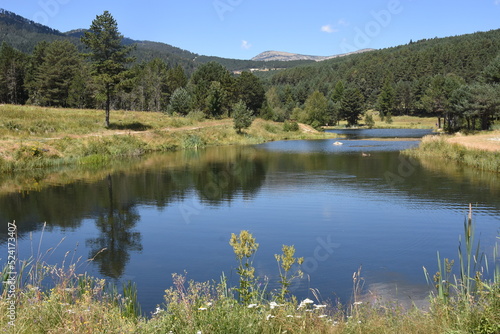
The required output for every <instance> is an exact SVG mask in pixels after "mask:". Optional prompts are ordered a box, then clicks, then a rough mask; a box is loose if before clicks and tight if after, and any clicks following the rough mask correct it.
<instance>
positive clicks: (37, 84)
mask: <svg viewBox="0 0 500 334" xmlns="http://www.w3.org/2000/svg"><path fill="white" fill-rule="evenodd" d="M0 14H1V15H0V16H2V15H3V16H5V15H6V14H5V13H0ZM9 15H10V16H9ZM9 15H7V16H8V17H9V18H10V19H11V21H12V20H13V23H12V24H11V26H12V27H16V26H17V25H19V24H21V23H22V22H21V21H22V20H21V21H19V20H20V19H19V18H18V17H16V16H15V15H14V16H13V15H12V14H9ZM107 15H109V19H112V17H111V15H110V14H109V13H107ZM2 22H3V23H2ZM2 22H0V23H2V24H5V22H6V21H5V20H4V21H2ZM20 22H21V23H20ZM24 23H25V24H26V22H24ZM21 25H22V24H21ZM113 25H114V26H113V29H114V30H115V34H116V36H117V43H118V44H117V45H121V46H120V48H126V49H130V50H129V51H127V54H129V56H131V57H130V59H132V58H135V62H129V61H128V60H127V61H125V60H124V62H123V63H120V62H116V65H117V66H118V67H117V68H116V69H118V68H120V71H118V72H119V73H118V72H117V73H114V72H115V70H116V69H113V66H111V67H110V68H108V71H109V73H108V74H105V73H104V74H103V73H98V72H100V71H101V70H102V68H103V67H102V66H105V67H109V65H110V63H109V62H108V63H107V60H106V59H101V61H102V62H101V63H100V64H101V65H99V64H98V63H96V62H95V61H91V59H90V58H91V57H90V54H89V53H88V52H89V49H88V45H85V43H83V39H82V37H83V36H85V34H87V33H88V32H89V31H84V30H80V31H73V32H70V33H68V34H67V35H65V37H64V36H63V37H61V36H59V35H58V34H56V33H54V32H50V31H48V32H47V33H51V36H58V37H61V39H56V40H54V41H50V42H47V41H41V42H39V43H37V44H36V46H35V47H34V48H33V51H32V52H30V53H27V52H22V51H19V50H18V49H16V48H14V47H12V46H11V45H10V44H9V43H6V42H5V41H4V42H3V43H2V46H1V48H0V103H14V104H33V105H40V106H52V107H70V108H99V109H102V108H105V109H106V111H107V114H108V111H109V108H114V109H124V110H144V111H163V112H169V113H176V114H179V115H187V114H188V113H190V112H199V113H200V114H201V113H202V114H203V115H204V116H206V117H221V116H224V115H226V116H230V115H231V112H232V111H233V109H235V106H236V104H237V103H238V102H240V101H241V102H243V103H244V104H245V106H246V107H247V108H248V109H249V112H251V114H252V115H253V116H260V117H262V118H265V119H272V120H276V121H284V120H289V119H293V120H297V121H300V122H304V123H308V124H311V125H313V126H315V127H321V126H323V125H331V124H335V123H337V122H339V121H341V120H345V121H347V124H348V125H349V126H352V125H356V124H358V122H359V121H360V120H361V119H362V118H363V116H364V115H366V116H365V123H370V122H372V121H371V120H370V119H369V118H368V117H371V114H372V113H370V114H366V111H367V110H375V111H378V112H379V114H380V117H381V118H382V119H385V120H387V121H390V119H391V116H392V115H417V116H421V115H434V116H436V117H437V118H438V120H437V121H438V122H439V126H440V127H441V126H442V127H444V128H445V129H446V130H448V131H456V130H460V129H463V128H467V129H470V130H475V129H488V128H490V126H491V124H492V123H493V121H494V120H495V118H498V117H499V105H500V102H499V96H500V89H499V87H500V30H494V31H489V32H481V33H475V34H470V35H464V36H457V37H449V38H442V39H437V38H436V39H431V40H422V41H418V42H415V43H414V42H410V43H409V44H408V45H404V46H399V47H395V48H389V49H384V50H378V51H371V52H366V53H362V54H354V55H350V56H346V57H340V58H335V59H330V60H326V61H323V62H318V63H314V64H309V65H302V66H297V67H294V68H291V69H288V70H283V71H279V72H277V73H276V74H274V75H270V74H269V73H268V74H267V75H266V79H265V80H263V79H259V78H258V77H256V76H255V75H254V74H252V73H250V72H243V74H241V75H239V76H235V75H233V74H232V73H231V72H230V70H228V68H227V66H224V65H222V64H221V63H220V60H221V59H222V58H210V57H203V56H200V57H195V58H192V59H188V58H185V57H186V56H189V57H192V56H195V55H194V54H191V53H189V52H188V51H185V50H181V49H178V48H173V47H171V48H173V51H172V52H171V53H169V56H165V54H164V53H163V50H164V48H165V45H164V44H161V43H152V42H140V43H139V44H138V45H137V44H132V42H133V41H131V40H127V39H124V38H123V36H121V35H120V34H119V33H118V30H117V26H116V22H115V21H114V20H113ZM35 28H36V29H35V30H37V29H42V28H40V27H38V26H37V27H35ZM23 29H25V28H23ZM25 30H26V29H25ZM90 31H92V29H90ZM18 33H19V32H18ZM41 36H44V35H41ZM75 40H77V41H78V42H75ZM132 45H135V47H132V48H130V46H132ZM86 47H87V48H86ZM107 47H111V46H110V45H108V46H107ZM98 49H99V48H96V50H98ZM174 49H175V50H174ZM82 52H87V55H85V54H82ZM138 55H140V56H139V57H138ZM138 59H139V60H138ZM180 59H182V61H181V60H180ZM211 59H215V60H216V61H209V60H211ZM225 61H230V60H227V59H226V60H225ZM186 62H187V63H189V64H188V65H186ZM238 62H243V61H237V60H234V61H232V62H230V65H231V66H230V67H235V66H238ZM254 63H255V64H254ZM259 63H260V62H248V63H247V65H248V64H252V65H258V64H259ZM281 63H283V62H278V63H276V64H269V65H270V67H272V66H276V67H278V66H280V64H281ZM291 65H292V63H288V65H287V66H291ZM103 75H104V76H103ZM106 75H111V77H112V80H111V81H109V80H110V78H111V77H110V78H108V79H106ZM106 81H107V82H108V83H107V85H110V84H111V86H112V87H111V86H110V87H108V89H103V85H106ZM111 88H112V89H111ZM104 92H106V93H104ZM111 93H112V94H111ZM104 95H106V96H104ZM240 106H241V105H240Z"/></svg>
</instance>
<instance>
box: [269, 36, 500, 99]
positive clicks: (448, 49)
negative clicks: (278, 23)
mask: <svg viewBox="0 0 500 334" xmlns="http://www.w3.org/2000/svg"><path fill="white" fill-rule="evenodd" d="M498 55H500V29H499V30H491V31H488V32H477V33H473V34H468V35H461V36H455V37H447V38H434V39H427V40H421V41H418V42H410V43H409V44H407V45H402V46H397V47H393V48H387V49H383V50H376V51H372V52H367V53H362V54H356V55H351V56H348V57H343V58H335V59H330V60H325V61H323V62H319V63H314V64H311V65H307V66H300V67H296V68H293V69H288V70H285V71H281V72H279V73H276V74H275V75H274V76H273V77H272V78H271V83H272V84H273V85H276V86H278V87H279V86H287V85H289V86H291V89H292V93H293V95H294V96H302V95H304V96H305V97H307V96H308V94H309V93H311V92H312V91H314V90H320V91H321V92H323V93H324V94H325V95H327V96H328V94H331V92H332V91H333V90H334V87H335V85H336V84H337V83H338V82H339V81H342V82H343V84H345V85H349V84H353V85H356V86H357V88H359V90H360V91H361V93H362V94H363V95H364V97H365V102H367V103H368V104H369V105H370V104H371V105H374V104H375V102H376V99H377V97H378V95H379V93H380V91H381V89H382V86H383V84H384V82H385V81H387V84H388V85H392V87H393V88H394V89H395V90H396V95H398V94H399V95H401V94H403V93H404V91H409V92H411V94H412V95H413V96H414V97H415V102H418V101H417V100H418V97H419V95H421V94H422V93H423V90H425V89H426V88H427V87H428V86H429V83H430V81H431V78H433V77H434V76H436V75H443V76H446V75H455V76H457V77H460V78H462V79H463V80H464V81H465V82H466V83H472V82H474V81H476V80H478V78H479V76H480V75H481V73H482V71H483V70H484V69H485V67H486V66H487V65H488V64H490V63H491V62H492V61H493V59H494V58H495V57H496V56H498ZM302 92H304V93H302ZM408 94H409V93H408ZM297 102H303V101H297ZM414 107H415V108H416V107H417V106H414Z"/></svg>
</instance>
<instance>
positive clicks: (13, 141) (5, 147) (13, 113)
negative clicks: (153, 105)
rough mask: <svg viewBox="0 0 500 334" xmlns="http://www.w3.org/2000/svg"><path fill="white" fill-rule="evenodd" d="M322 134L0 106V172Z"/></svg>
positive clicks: (265, 125) (264, 124)
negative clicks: (105, 117)
mask: <svg viewBox="0 0 500 334" xmlns="http://www.w3.org/2000/svg"><path fill="white" fill-rule="evenodd" d="M333 137H334V135H333V134H328V133H320V132H307V133H306V132H300V131H296V132H288V131H285V130H283V126H282V124H281V123H275V122H270V121H264V120H261V119H256V120H254V122H253V124H252V126H251V127H250V128H249V129H247V130H245V131H244V132H243V133H241V134H238V133H236V131H235V130H234V128H233V123H232V120H231V119H223V120H205V119H203V117H202V115H201V114H200V113H199V112H195V113H192V114H190V115H188V117H172V116H168V115H165V114H162V113H154V112H133V111H112V112H111V126H110V127H109V129H107V128H105V127H104V125H103V112H101V111H96V110H81V109H57V108H40V107H33V106H14V105H2V106H0V173H13V172H17V171H26V170H31V169H34V168H46V167H51V166H61V165H79V164H84V165H89V164H95V165H103V164H107V163H109V162H110V161H111V160H114V159H119V158H120V157H131V156H140V155H143V154H145V153H151V152H163V151H173V150H178V149H199V148H202V147H205V146H212V145H236V144H238V145H248V144H259V143H263V142H266V141H273V140H284V139H319V138H333Z"/></svg>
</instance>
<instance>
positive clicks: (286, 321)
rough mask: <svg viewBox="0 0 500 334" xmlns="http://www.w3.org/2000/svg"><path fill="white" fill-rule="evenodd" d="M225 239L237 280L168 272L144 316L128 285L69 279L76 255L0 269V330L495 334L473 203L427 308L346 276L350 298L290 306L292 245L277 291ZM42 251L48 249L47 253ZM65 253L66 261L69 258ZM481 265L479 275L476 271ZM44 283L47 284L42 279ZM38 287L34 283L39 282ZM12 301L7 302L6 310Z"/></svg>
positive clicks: (242, 245)
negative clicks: (375, 294) (168, 281)
mask: <svg viewBox="0 0 500 334" xmlns="http://www.w3.org/2000/svg"><path fill="white" fill-rule="evenodd" d="M229 244H230V245H231V246H232V247H233V250H234V253H235V255H236V259H237V260H238V264H239V265H238V267H237V273H238V275H239V276H240V281H239V286H237V287H229V286H228V285H227V281H226V278H225V277H224V275H223V276H222V277H221V279H220V282H214V281H212V282H204V283H198V282H193V281H189V282H188V281H187V280H186V277H185V276H182V275H177V274H174V275H173V282H174V285H173V287H172V288H170V289H168V290H166V291H165V303H164V305H159V306H158V307H157V309H156V310H155V312H153V313H152V314H150V315H148V316H147V317H145V316H143V315H142V314H141V311H140V305H139V304H138V303H137V293H136V289H135V286H134V285H133V284H132V283H127V284H125V285H124V287H123V294H118V292H117V288H116V286H114V285H112V284H110V283H108V282H106V281H105V280H102V279H95V278H91V277H88V276H86V275H78V274H77V272H78V267H79V264H78V261H76V262H74V263H72V264H70V265H65V264H64V263H66V261H64V263H63V265H61V266H51V265H48V264H46V263H45V262H44V261H43V260H44V258H43V257H44V255H43V254H42V255H40V254H38V255H36V256H34V257H33V258H32V259H30V260H28V261H25V262H22V261H21V262H20V263H19V268H18V274H17V275H15V276H13V275H10V274H9V272H8V269H7V266H6V267H5V269H4V271H3V281H4V282H7V283H8V284H6V285H3V286H2V287H3V290H2V294H1V298H0V312H1V314H2V315H3V316H2V317H0V328H1V329H2V330H3V331H4V332H8V333H30V334H31V333H471V332H473V333H498V332H499V331H500V312H499V310H500V268H499V267H498V262H497V261H498V259H497V257H498V245H497V246H496V247H495V248H494V251H493V261H492V263H493V264H495V263H496V264H497V266H496V268H495V272H494V273H493V275H492V279H489V278H485V277H484V276H485V275H488V272H487V268H488V266H486V267H484V265H485V263H487V259H486V256H485V255H484V254H483V253H480V249H479V243H478V242H476V240H475V239H474V226H473V224H472V209H470V211H469V215H468V217H467V218H466V219H465V221H464V235H463V236H461V237H460V244H459V248H458V262H457V263H458V267H459V272H458V274H455V271H454V269H453V265H454V261H453V260H449V259H443V260H442V259H441V258H439V253H438V272H437V273H436V274H435V275H434V276H433V277H431V276H430V275H429V273H428V272H427V271H426V270H425V268H424V272H425V273H426V274H427V277H428V280H429V283H430V284H434V285H435V287H436V293H433V294H431V295H430V297H429V298H430V306H429V308H428V309H418V308H416V307H413V308H411V309H403V308H402V307H401V306H399V305H397V303H396V302H391V303H390V304H389V303H384V302H374V303H369V302H366V301H363V300H362V299H361V298H360V297H361V294H362V293H363V290H362V288H363V284H362V282H363V279H362V278H361V277H360V271H358V272H356V273H354V275H353V299H352V301H351V303H350V304H347V305H341V304H335V305H332V304H326V303H324V302H323V301H322V300H321V299H320V296H319V294H318V293H316V291H315V290H311V293H312V295H313V296H314V299H315V300H311V299H305V300H303V301H301V302H300V303H298V301H297V300H296V298H295V297H293V296H292V295H290V291H289V290H288V287H289V286H290V284H291V282H292V281H293V280H295V279H297V278H298V277H300V276H301V275H302V273H301V271H300V267H297V265H300V264H301V262H302V260H303V259H302V258H296V257H295V249H294V247H293V246H286V245H283V248H282V251H283V253H282V254H276V255H275V258H276V260H277V263H278V268H279V277H280V281H279V283H280V284H281V288H280V289H278V290H276V291H274V290H273V291H268V290H266V288H265V287H264V288H260V287H259V286H258V284H257V279H256V277H255V268H254V267H253V263H252V262H253V258H254V255H255V252H256V250H257V249H258V247H259V244H258V243H256V240H255V239H254V238H253V236H252V235H251V234H250V233H249V232H248V231H241V233H240V234H239V235H235V234H233V235H232V236H231V239H230V242H229ZM49 252H50V250H49V251H48V252H47V254H48V253H49ZM71 260H72V258H71V254H70V252H68V253H67V261H68V262H71ZM485 268H486V271H485ZM49 279H50V280H51V282H52V283H51V284H49V288H44V287H46V286H47V280H49ZM42 283H43V284H42ZM12 305H15V306H14V307H13V306H12Z"/></svg>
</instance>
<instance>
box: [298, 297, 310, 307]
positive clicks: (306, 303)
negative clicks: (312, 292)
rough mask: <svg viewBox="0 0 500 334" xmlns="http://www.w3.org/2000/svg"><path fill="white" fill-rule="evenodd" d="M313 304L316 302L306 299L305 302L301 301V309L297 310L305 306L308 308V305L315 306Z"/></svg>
mask: <svg viewBox="0 0 500 334" xmlns="http://www.w3.org/2000/svg"><path fill="white" fill-rule="evenodd" d="M313 303H314V302H313V301H312V300H310V299H309V298H306V299H304V300H303V301H301V302H300V305H299V307H298V308H297V310H298V309H299V308H302V307H304V306H307V305H308V304H313Z"/></svg>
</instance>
